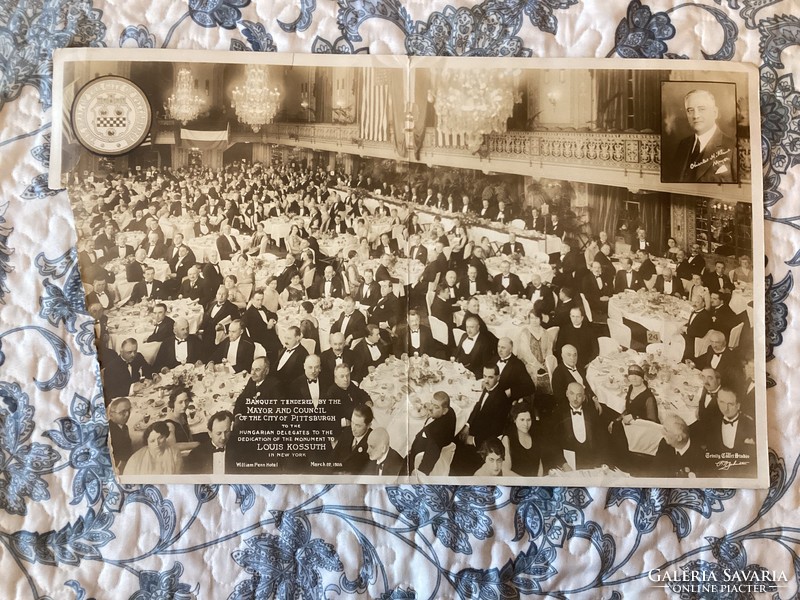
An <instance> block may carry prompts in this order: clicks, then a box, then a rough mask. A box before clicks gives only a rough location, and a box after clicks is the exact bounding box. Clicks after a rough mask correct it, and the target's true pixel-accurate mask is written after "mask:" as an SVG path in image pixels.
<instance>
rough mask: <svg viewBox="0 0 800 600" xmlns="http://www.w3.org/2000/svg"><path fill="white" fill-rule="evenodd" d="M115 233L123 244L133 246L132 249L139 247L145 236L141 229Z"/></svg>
mask: <svg viewBox="0 0 800 600" xmlns="http://www.w3.org/2000/svg"><path fill="white" fill-rule="evenodd" d="M117 235H118V236H119V238H120V240H122V243H123V244H125V245H127V246H133V249H134V250H136V248H138V247H139V244H141V243H142V241H143V240H144V238H145V235H144V232H143V231H121V232H120V233H118V234H117Z"/></svg>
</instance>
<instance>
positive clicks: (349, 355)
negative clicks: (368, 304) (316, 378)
mask: <svg viewBox="0 0 800 600" xmlns="http://www.w3.org/2000/svg"><path fill="white" fill-rule="evenodd" d="M364 330H365V331H366V327H365V328H364ZM329 341H330V345H331V347H330V348H328V349H327V350H325V352H323V353H322V354H321V355H320V361H321V368H322V374H323V377H324V379H326V380H329V381H331V382H332V381H333V372H334V370H335V369H336V367H337V366H339V365H341V364H345V365H348V366H349V367H350V368H351V369H352V367H353V364H354V362H353V360H354V359H353V351H352V350H350V348H348V347H347V345H346V344H345V338H344V334H343V333H342V332H341V331H338V332H334V333H331V335H330V338H329ZM328 387H330V386H328ZM324 389H325V390H327V388H324Z"/></svg>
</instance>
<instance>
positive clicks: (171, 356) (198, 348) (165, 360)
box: [153, 334, 203, 371]
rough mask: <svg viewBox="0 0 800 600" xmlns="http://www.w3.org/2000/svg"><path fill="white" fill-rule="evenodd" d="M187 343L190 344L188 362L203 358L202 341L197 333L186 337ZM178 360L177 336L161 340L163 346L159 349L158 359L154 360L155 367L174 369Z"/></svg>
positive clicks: (158, 369)
mask: <svg viewBox="0 0 800 600" xmlns="http://www.w3.org/2000/svg"><path fill="white" fill-rule="evenodd" d="M186 343H187V344H188V345H189V348H188V352H187V355H186V362H187V364H188V363H194V362H197V361H198V360H200V359H202V358H203V356H202V350H203V348H202V343H201V342H200V338H198V337H197V336H196V335H192V334H190V335H189V336H187V338H186ZM178 364H180V363H178V361H177V360H176V359H175V338H174V337H173V338H171V339H168V340H164V341H163V342H161V347H160V348H159V349H158V354H156V359H155V361H153V369H155V370H156V371H160V370H161V369H162V368H164V367H167V368H168V369H174V368H175V367H177V366H178Z"/></svg>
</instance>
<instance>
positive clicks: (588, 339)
mask: <svg viewBox="0 0 800 600" xmlns="http://www.w3.org/2000/svg"><path fill="white" fill-rule="evenodd" d="M599 337H600V335H599V331H598V328H597V327H596V326H595V325H594V324H593V323H591V322H589V320H588V319H587V318H586V315H585V314H584V313H583V308H580V307H578V306H573V307H572V308H571V309H570V311H569V322H568V323H563V324H562V325H561V328H560V329H559V331H558V338H557V339H556V343H555V346H554V347H553V353H554V354H555V355H556V356H558V355H559V354H561V349H562V348H563V347H564V346H565V345H571V346H573V347H575V348H576V349H577V350H578V358H579V360H578V364H580V365H581V366H582V367H586V365H588V364H589V363H590V362H592V361H593V360H594V359H595V358H597V355H598V354H600V344H599V342H598V338H599Z"/></svg>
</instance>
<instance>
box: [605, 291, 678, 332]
mask: <svg viewBox="0 0 800 600" xmlns="http://www.w3.org/2000/svg"><path fill="white" fill-rule="evenodd" d="M691 313H692V305H691V304H690V303H689V301H688V300H683V299H682V298H676V297H675V296H668V295H666V294H662V293H660V292H656V291H649V290H644V289H642V290H639V291H638V292H634V291H632V290H625V291H624V292H622V293H620V294H615V295H613V296H611V299H610V300H609V301H608V318H609V319H614V320H616V321H622V318H623V317H626V318H628V319H630V320H631V321H635V322H636V323H639V324H640V325H641V326H642V327H645V328H646V329H648V330H650V331H657V332H658V333H659V335H660V336H661V340H662V341H667V340H668V339H670V338H671V337H673V336H675V335H680V333H681V332H682V331H683V327H684V326H685V325H686V323H687V322H688V321H689V316H690V315H691Z"/></svg>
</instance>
